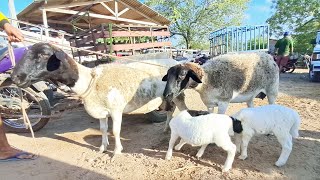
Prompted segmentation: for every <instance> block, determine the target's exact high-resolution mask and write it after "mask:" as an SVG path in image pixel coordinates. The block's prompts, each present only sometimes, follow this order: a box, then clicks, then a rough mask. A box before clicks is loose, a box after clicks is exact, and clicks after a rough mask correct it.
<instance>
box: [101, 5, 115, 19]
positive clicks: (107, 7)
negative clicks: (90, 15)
mask: <svg viewBox="0 0 320 180" xmlns="http://www.w3.org/2000/svg"><path fill="white" fill-rule="evenodd" d="M100 4H101V5H102V6H103V7H104V8H106V9H107V10H108V11H109V12H111V14H113V15H114V16H116V13H115V12H114V11H113V10H112V9H111V8H109V6H107V5H106V4H105V3H100Z"/></svg>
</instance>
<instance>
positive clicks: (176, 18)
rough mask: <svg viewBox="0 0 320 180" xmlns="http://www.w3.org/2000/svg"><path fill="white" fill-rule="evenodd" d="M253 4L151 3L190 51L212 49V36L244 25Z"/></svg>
mask: <svg viewBox="0 0 320 180" xmlns="http://www.w3.org/2000/svg"><path fill="white" fill-rule="evenodd" d="M248 2H249V0H223V1H217V0H170V1H169V0H147V1H146V2H145V3H146V4H147V5H149V6H151V7H152V8H153V9H155V10H156V11H158V12H159V13H160V14H162V15H164V16H165V17H167V18H169V19H170V20H171V26H170V30H171V32H173V33H179V35H181V36H182V37H183V38H184V41H185V44H186V47H187V48H195V49H201V48H205V47H206V48H208V46H209V45H208V44H209V42H208V41H209V40H208V36H209V33H210V32H212V31H214V30H216V29H219V28H222V27H226V26H233V25H240V23H241V21H242V19H243V17H244V11H245V9H246V8H247V3H248Z"/></svg>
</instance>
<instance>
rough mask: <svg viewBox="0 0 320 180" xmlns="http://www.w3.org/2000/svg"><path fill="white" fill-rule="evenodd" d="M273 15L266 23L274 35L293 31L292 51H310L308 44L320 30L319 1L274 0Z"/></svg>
mask: <svg viewBox="0 0 320 180" xmlns="http://www.w3.org/2000/svg"><path fill="white" fill-rule="evenodd" d="M273 8H274V10H275V13H274V14H273V15H272V17H270V18H269V19H268V23H269V24H270V26H271V29H272V30H273V33H274V34H275V35H278V36H279V35H282V33H283V32H284V31H287V30H290V31H294V36H293V38H294V40H295V42H296V43H295V47H294V51H296V52H300V53H305V52H310V51H311V50H312V44H310V42H311V41H312V40H313V39H314V38H315V35H316V31H317V30H320V1H319V0H274V2H273Z"/></svg>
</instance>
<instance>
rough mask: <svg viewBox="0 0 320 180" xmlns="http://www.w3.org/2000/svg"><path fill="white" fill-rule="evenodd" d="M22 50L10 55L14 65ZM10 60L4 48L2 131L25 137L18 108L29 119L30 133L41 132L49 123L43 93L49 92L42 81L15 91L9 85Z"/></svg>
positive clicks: (1, 66) (0, 87) (0, 106)
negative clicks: (22, 110)
mask: <svg viewBox="0 0 320 180" xmlns="http://www.w3.org/2000/svg"><path fill="white" fill-rule="evenodd" d="M25 50H26V48H24V47H23V48H15V49H14V55H15V59H16V63H17V62H19V60H20V59H21V58H22V56H23V54H24V53H25ZM11 69H12V65H11V60H10V57H9V55H8V48H3V49H1V50H0V113H1V117H2V120H3V123H4V126H5V129H6V131H8V132H15V133H26V132H29V131H30V130H29V129H27V128H26V126H25V124H24V121H23V115H22V112H21V105H24V108H25V110H26V112H27V114H28V117H29V119H30V123H31V126H32V129H33V131H38V130H40V129H41V128H43V127H44V126H45V125H46V124H47V123H48V121H49V119H50V115H51V106H50V103H49V100H48V97H47V96H46V95H45V93H44V92H50V91H51V90H50V88H49V87H48V86H47V84H46V83H45V82H43V81H41V82H38V83H34V84H32V85H31V86H30V87H28V88H21V89H20V88H19V87H17V86H16V85H14V84H13V82H12V80H11V77H10V72H11Z"/></svg>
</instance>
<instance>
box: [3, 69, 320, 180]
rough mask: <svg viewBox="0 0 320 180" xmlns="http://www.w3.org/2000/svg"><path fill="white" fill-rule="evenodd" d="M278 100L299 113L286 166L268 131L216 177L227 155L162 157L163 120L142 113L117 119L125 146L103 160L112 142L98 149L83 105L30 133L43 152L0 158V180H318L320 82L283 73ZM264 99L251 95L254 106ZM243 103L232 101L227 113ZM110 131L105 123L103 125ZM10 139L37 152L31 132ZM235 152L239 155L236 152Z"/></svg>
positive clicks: (193, 100)
mask: <svg viewBox="0 0 320 180" xmlns="http://www.w3.org/2000/svg"><path fill="white" fill-rule="evenodd" d="M280 83H281V85H280V91H281V93H280V95H279V97H278V100H277V103H278V104H282V105H286V106H289V107H291V108H294V109H296V110H297V111H298V112H299V113H300V115H301V117H302V126H301V128H300V136H301V137H299V138H298V139H296V140H295V141H294V146H293V151H292V153H291V156H290V158H289V160H288V162H287V164H286V166H284V167H282V168H277V167H275V166H274V165H273V164H274V163H275V161H276V160H277V158H278V157H279V154H280V145H279V144H278V142H277V140H276V139H275V137H274V136H260V137H254V138H253V139H252V141H251V142H250V144H249V149H248V154H249V158H248V159H247V160H245V161H242V160H239V159H235V161H234V164H233V169H232V170H231V171H230V172H229V173H228V174H225V175H223V174H221V166H222V164H223V163H224V161H225V158H226V153H225V152H224V151H223V150H222V149H220V148H218V147H217V146H214V145H210V146H208V148H207V149H206V151H205V154H204V155H203V158H202V159H201V160H200V161H198V160H196V159H195V158H194V155H195V154H196V152H197V150H198V148H195V147H191V146H189V145H185V146H184V147H183V148H182V149H181V151H180V152H174V153H173V159H172V160H171V161H165V160H164V156H165V151H166V149H167V146H168V140H169V134H165V133H163V132H162V129H163V126H164V123H159V124H152V123H150V121H149V120H148V119H147V117H146V116H144V115H127V116H125V117H124V120H123V124H122V133H121V137H122V143H123V146H124V151H123V154H122V156H120V157H118V158H117V159H116V161H115V162H113V163H110V162H109V159H110V156H111V153H112V151H111V150H113V148H114V140H113V138H112V137H110V138H109V141H110V146H109V147H108V149H109V150H110V151H108V152H107V153H105V154H100V153H98V152H97V150H98V147H99V145H100V141H101V136H100V132H99V131H98V127H99V124H98V121H97V120H95V119H93V118H91V117H89V116H88V115H87V114H86V112H85V111H84V109H83V108H78V109H75V110H73V111H71V112H65V113H64V115H63V117H61V118H58V119H52V120H51V121H50V122H49V123H48V125H47V126H46V127H45V128H43V129H42V130H41V131H39V132H37V133H36V137H37V139H36V142H37V144H38V145H39V147H40V148H39V151H40V154H41V157H40V158H38V159H37V160H34V161H23V162H9V163H0V180H7V179H10V180H11V179H12V180H19V179H21V180H28V179H45V180H51V179H52V180H57V179H304V180H305V179H320V121H319V119H318V117H319V116H320V108H319V106H320V91H319V89H320V84H319V83H310V82H308V79H307V74H306V70H299V71H298V72H297V73H294V74H281V80H280ZM187 95H188V96H187V97H189V98H188V101H187V104H188V106H189V107H190V108H191V109H197V110H201V109H205V107H204V105H203V104H202V102H201V101H200V99H199V96H198V94H197V93H196V92H194V91H188V92H187ZM263 104H267V100H263V101H261V100H256V101H255V105H263ZM242 107H245V103H242V104H233V105H231V106H230V107H229V108H228V111H227V114H232V113H233V112H236V111H238V110H239V109H240V108H242ZM109 129H110V127H109ZM8 138H9V140H10V143H11V144H12V145H14V146H16V147H19V148H21V149H24V150H27V151H31V152H36V148H35V146H34V144H33V143H32V139H31V138H30V135H29V134H18V135H16V134H9V135H8ZM237 156H238V155H237Z"/></svg>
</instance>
